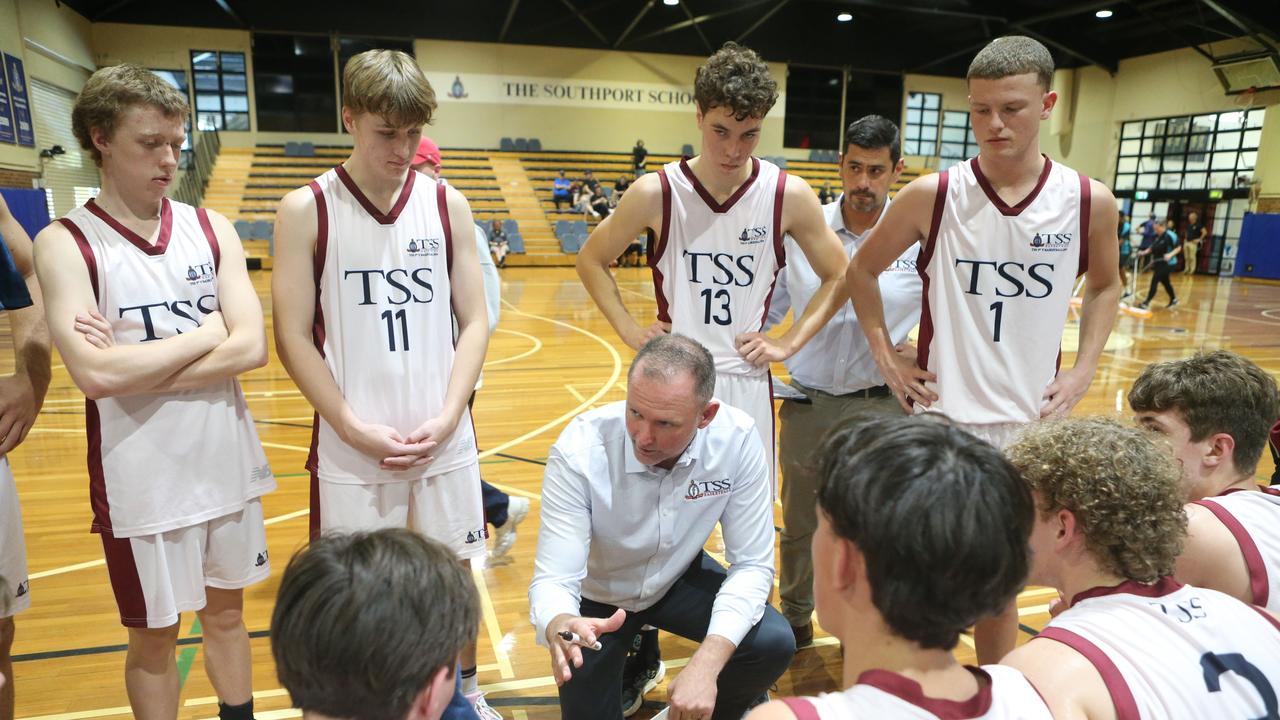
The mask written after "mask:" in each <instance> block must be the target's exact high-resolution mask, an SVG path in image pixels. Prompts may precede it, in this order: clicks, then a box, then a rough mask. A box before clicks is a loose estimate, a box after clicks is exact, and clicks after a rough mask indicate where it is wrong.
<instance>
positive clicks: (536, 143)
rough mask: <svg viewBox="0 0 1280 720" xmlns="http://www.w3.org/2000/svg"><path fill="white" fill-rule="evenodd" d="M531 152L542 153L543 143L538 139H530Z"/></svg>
mask: <svg viewBox="0 0 1280 720" xmlns="http://www.w3.org/2000/svg"><path fill="white" fill-rule="evenodd" d="M529 152H542V141H541V140H539V139H538V138H529Z"/></svg>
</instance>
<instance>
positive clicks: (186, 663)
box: [178, 615, 200, 690]
mask: <svg viewBox="0 0 1280 720" xmlns="http://www.w3.org/2000/svg"><path fill="white" fill-rule="evenodd" d="M199 634H200V616H199V615H197V616H196V618H195V620H193V621H192V622H191V631H190V632H188V633H187V635H188V636H193V635H199ZM197 649H198V648H196V647H194V646H192V647H185V648H182V652H181V653H179V654H178V689H179V690H181V689H182V688H183V686H185V685H186V684H187V673H188V672H190V671H191V663H192V662H195V659H196V650H197Z"/></svg>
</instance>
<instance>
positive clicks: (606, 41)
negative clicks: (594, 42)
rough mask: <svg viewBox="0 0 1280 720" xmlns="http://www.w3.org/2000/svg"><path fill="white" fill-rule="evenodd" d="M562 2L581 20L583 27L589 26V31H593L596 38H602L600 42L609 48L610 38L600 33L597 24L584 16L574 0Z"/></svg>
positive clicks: (563, 0)
mask: <svg viewBox="0 0 1280 720" xmlns="http://www.w3.org/2000/svg"><path fill="white" fill-rule="evenodd" d="M560 2H562V3H564V6H565V7H567V8H569V10H570V11H571V12H572V13H573V14H574V15H576V16H577V17H578V19H579V20H581V21H582V24H583V25H586V26H587V29H588V30H590V31H591V34H592V35H595V36H596V37H598V38H600V42H601V43H602V44H603V45H604V46H605V47H609V38H607V37H605V36H604V33H602V32H600V28H598V27H596V24H595V23H593V22H591V19H590V18H588V17H587V16H586V15H583V14H582V11H581V10H579V9H578V8H577V7H576V6H574V4H573V0H560Z"/></svg>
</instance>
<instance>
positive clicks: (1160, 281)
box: [1143, 263, 1177, 305]
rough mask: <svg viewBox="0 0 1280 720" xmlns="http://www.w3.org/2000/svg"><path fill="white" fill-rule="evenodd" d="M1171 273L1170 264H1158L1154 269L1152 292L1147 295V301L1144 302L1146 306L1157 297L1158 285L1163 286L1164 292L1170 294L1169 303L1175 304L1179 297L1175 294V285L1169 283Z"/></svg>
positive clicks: (1152, 270)
mask: <svg viewBox="0 0 1280 720" xmlns="http://www.w3.org/2000/svg"><path fill="white" fill-rule="evenodd" d="M1170 272H1171V270H1170V268H1169V264H1168V263H1156V264H1155V266H1154V267H1152V269H1151V291H1150V292H1148V293H1147V299H1146V300H1145V301H1144V302H1143V304H1144V305H1145V304H1147V303H1150V302H1151V299H1152V298H1154V297H1155V296H1156V286H1157V285H1163V286H1164V291H1165V292H1167V293H1169V302H1173V301H1174V300H1176V299H1177V296H1176V295H1174V294H1173V284H1172V283H1170V282H1169V274H1170Z"/></svg>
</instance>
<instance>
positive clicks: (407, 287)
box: [342, 267, 435, 305]
mask: <svg viewBox="0 0 1280 720" xmlns="http://www.w3.org/2000/svg"><path fill="white" fill-rule="evenodd" d="M352 275H359V276H360V283H361V288H362V289H363V295H362V298H363V299H362V300H361V301H360V304H361V305H377V304H380V303H388V304H391V305H405V304H408V303H411V302H415V303H429V302H431V301H432V299H434V298H435V290H433V289H432V287H431V268H424V267H420V268H414V269H412V270H406V269H404V268H394V269H392V270H382V269H375V270H346V271H343V273H342V279H343V280H346V279H348V278H350V277H351V276H352Z"/></svg>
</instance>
